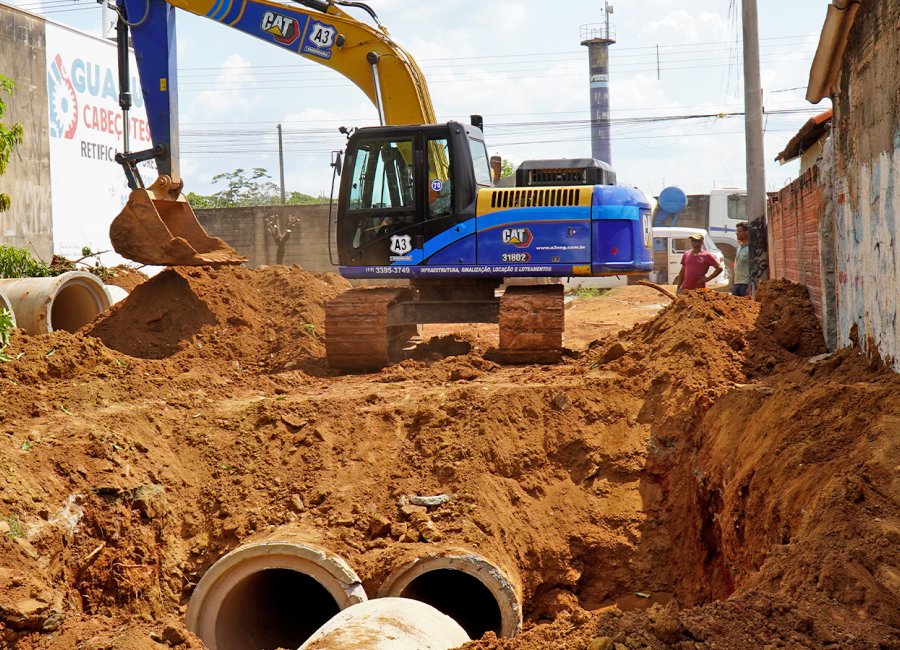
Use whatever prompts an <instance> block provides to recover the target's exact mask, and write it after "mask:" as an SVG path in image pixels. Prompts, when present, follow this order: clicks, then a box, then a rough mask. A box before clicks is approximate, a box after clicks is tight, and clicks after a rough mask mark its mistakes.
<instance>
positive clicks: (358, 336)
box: [325, 280, 564, 370]
mask: <svg viewBox="0 0 900 650" xmlns="http://www.w3.org/2000/svg"><path fill="white" fill-rule="evenodd" d="M498 285H499V282H497V281H493V280H481V281H471V282H458V281H453V282H450V281H430V282H416V281H414V282H413V283H412V285H411V287H409V288H396V289H395V288H371V289H369V288H359V289H351V290H350V291H347V292H345V293H343V294H341V295H340V296H338V297H337V298H335V299H334V300H332V301H331V302H330V303H329V304H328V306H327V308H326V311H325V348H326V353H327V357H328V363H329V364H330V365H331V366H332V367H333V368H340V369H345V370H373V369H378V368H382V367H384V366H386V365H389V364H390V363H394V362H396V361H400V360H402V359H403V358H404V356H405V354H406V351H407V350H408V349H409V342H410V339H412V338H413V337H414V336H416V335H417V333H418V326H419V325H420V324H426V323H498V325H499V327H500V347H499V357H500V360H501V361H502V362H504V363H521V364H527V363H555V362H557V361H559V358H560V355H561V351H562V333H563V325H564V305H563V287H562V285H559V284H554V285H539V286H511V287H507V289H506V290H505V291H504V292H503V294H502V295H501V296H499V297H498V296H497V295H496V294H497V287H498Z"/></svg>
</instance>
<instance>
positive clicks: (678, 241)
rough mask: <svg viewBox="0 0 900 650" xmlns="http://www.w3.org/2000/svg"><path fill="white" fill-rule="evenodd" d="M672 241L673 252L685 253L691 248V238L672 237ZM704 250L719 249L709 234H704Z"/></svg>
mask: <svg viewBox="0 0 900 650" xmlns="http://www.w3.org/2000/svg"><path fill="white" fill-rule="evenodd" d="M671 241H672V252H673V253H684V252H685V251H689V250H691V240H690V238H688V237H672V239H671ZM702 250H705V251H718V246H716V243H715V242H714V241H713V240H712V239H711V238H710V236H709V234H704V235H703V246H702Z"/></svg>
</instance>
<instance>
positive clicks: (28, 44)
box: [0, 5, 53, 262]
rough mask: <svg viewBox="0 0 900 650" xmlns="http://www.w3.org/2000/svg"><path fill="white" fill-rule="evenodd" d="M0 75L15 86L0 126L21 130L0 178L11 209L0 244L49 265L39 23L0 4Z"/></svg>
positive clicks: (0, 228)
mask: <svg viewBox="0 0 900 650" xmlns="http://www.w3.org/2000/svg"><path fill="white" fill-rule="evenodd" d="M0 72H2V73H3V74H4V75H6V76H7V77H10V78H11V79H12V80H13V81H15V82H16V92H15V95H13V96H12V97H9V96H8V95H5V94H4V95H3V101H4V103H5V104H6V114H5V115H4V117H3V122H4V124H7V125H9V124H13V123H15V122H19V123H21V124H22V126H23V127H24V129H25V134H24V142H23V143H22V144H20V145H19V147H18V148H17V149H16V150H15V151H14V152H13V154H12V157H11V158H10V161H9V166H8V167H7V168H6V173H5V174H4V175H3V176H0V190H2V191H3V192H5V193H6V194H9V196H10V198H11V199H12V207H11V209H10V210H8V211H6V212H0V244H3V245H6V246H18V247H20V248H26V249H28V250H29V251H31V253H32V254H33V255H34V254H36V255H37V256H38V257H40V258H42V259H44V260H46V261H48V262H49V261H50V258H51V257H52V255H53V235H52V220H51V210H50V149H49V136H48V133H47V129H48V119H47V110H48V109H47V64H46V54H45V36H44V21H43V20H41V19H39V18H36V17H34V16H31V15H29V14H27V13H25V12H22V11H18V10H15V9H12V8H11V7H7V6H5V5H0Z"/></svg>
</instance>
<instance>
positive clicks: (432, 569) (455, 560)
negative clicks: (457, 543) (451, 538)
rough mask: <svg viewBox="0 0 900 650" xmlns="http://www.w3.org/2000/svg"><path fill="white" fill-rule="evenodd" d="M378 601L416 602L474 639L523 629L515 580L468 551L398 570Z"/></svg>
mask: <svg viewBox="0 0 900 650" xmlns="http://www.w3.org/2000/svg"><path fill="white" fill-rule="evenodd" d="M378 597H379V598H382V597H400V598H411V599H414V600H418V601H421V602H424V603H427V604H428V605H431V606H432V607H435V608H436V609H438V610H439V611H441V612H443V613H444V614H446V615H448V616H450V617H451V618H452V619H454V620H455V621H456V622H457V623H459V624H460V625H461V626H462V627H463V629H465V631H466V633H467V634H468V635H469V636H470V637H471V638H473V639H479V638H481V637H482V635H484V633H485V632H494V633H495V634H496V635H497V636H506V637H512V636H515V635H516V634H518V633H519V631H520V630H521V629H522V597H521V589H520V588H519V587H518V586H517V581H515V580H514V579H512V578H510V575H509V574H508V573H507V572H505V571H504V570H503V569H501V568H500V566H499V564H497V563H495V562H491V561H490V560H488V559H486V558H484V557H482V556H481V555H479V554H477V553H474V552H472V551H469V550H466V549H459V548H445V549H442V550H432V551H429V552H428V553H426V554H424V555H421V556H419V557H416V558H415V559H413V560H410V561H407V562H405V563H402V564H401V565H399V566H398V567H397V568H396V569H395V570H394V571H393V572H392V573H391V574H390V575H389V576H388V578H387V580H385V582H384V583H383V584H382V586H381V589H380V590H379V592H378Z"/></svg>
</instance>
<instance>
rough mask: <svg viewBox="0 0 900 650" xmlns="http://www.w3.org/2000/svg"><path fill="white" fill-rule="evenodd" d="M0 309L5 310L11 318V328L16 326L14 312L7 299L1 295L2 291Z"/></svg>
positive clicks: (1, 291) (0, 291)
mask: <svg viewBox="0 0 900 650" xmlns="http://www.w3.org/2000/svg"><path fill="white" fill-rule="evenodd" d="M0 309H5V310H6V311H8V312H9V315H10V316H12V321H13V327H15V326H16V312H15V311H14V310H13V308H12V303H11V302H10V301H9V298H7V297H6V294H5V293H3V289H0Z"/></svg>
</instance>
